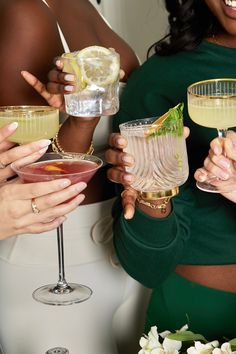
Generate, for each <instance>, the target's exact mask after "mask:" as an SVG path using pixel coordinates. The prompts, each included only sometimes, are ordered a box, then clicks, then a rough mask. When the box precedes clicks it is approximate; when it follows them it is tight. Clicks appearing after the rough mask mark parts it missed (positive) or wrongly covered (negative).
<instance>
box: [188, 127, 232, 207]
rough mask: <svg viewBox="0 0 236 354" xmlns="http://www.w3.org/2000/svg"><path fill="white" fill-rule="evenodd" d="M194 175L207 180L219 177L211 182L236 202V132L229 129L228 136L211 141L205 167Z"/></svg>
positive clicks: (198, 178)
mask: <svg viewBox="0 0 236 354" xmlns="http://www.w3.org/2000/svg"><path fill="white" fill-rule="evenodd" d="M194 177H195V179H196V180H197V181H199V182H205V181H206V180H207V179H208V178H209V177H210V178H211V177H217V178H218V181H216V182H214V179H213V181H212V182H211V183H213V184H214V185H217V186H218V187H219V189H221V190H224V193H221V194H222V195H223V196H224V197H226V198H227V199H229V200H231V201H232V202H234V203H236V133H235V132H233V131H229V132H228V133H227V138H225V139H222V138H215V139H214V140H212V141H211V143H210V150H209V153H208V156H207V157H206V158H205V160H204V167H202V168H199V169H197V170H196V172H195V174H194Z"/></svg>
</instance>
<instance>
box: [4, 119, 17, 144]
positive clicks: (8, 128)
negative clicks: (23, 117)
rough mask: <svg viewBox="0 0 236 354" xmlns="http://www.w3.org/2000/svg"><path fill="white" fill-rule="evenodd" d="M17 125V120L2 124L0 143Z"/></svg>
mask: <svg viewBox="0 0 236 354" xmlns="http://www.w3.org/2000/svg"><path fill="white" fill-rule="evenodd" d="M17 127H18V123H17V122H13V123H10V124H7V125H4V126H3V127H1V128H0V143H2V142H3V141H4V140H5V139H7V138H8V137H9V136H10V135H12V134H13V133H14V132H15V130H16V129H17Z"/></svg>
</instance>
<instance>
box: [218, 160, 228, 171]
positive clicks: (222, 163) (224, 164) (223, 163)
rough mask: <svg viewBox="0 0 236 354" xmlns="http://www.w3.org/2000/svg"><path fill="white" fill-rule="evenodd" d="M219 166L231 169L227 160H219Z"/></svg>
mask: <svg viewBox="0 0 236 354" xmlns="http://www.w3.org/2000/svg"><path fill="white" fill-rule="evenodd" d="M219 165H220V166H221V167H222V168H226V169H228V168H230V163H229V161H226V160H219Z"/></svg>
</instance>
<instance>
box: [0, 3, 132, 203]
mask: <svg viewBox="0 0 236 354" xmlns="http://www.w3.org/2000/svg"><path fill="white" fill-rule="evenodd" d="M48 4H49V6H50V7H51V9H49V8H48V7H47V6H46V5H45V4H44V3H43V2H42V1H41V0H9V1H8V0H1V1H0V54H1V55H0V65H1V67H4V70H3V75H2V77H1V80H0V91H1V97H0V105H17V104H45V99H44V98H43V97H41V96H40V95H39V94H38V93H37V92H36V91H35V90H34V89H33V88H32V87H31V86H30V85H28V84H27V82H25V80H24V79H23V78H22V76H21V71H22V70H27V71H29V72H30V73H32V74H33V75H35V76H36V77H37V78H38V79H39V80H40V81H41V82H47V74H48V72H49V71H50V69H51V68H52V66H53V61H54V59H55V58H56V57H58V56H60V55H61V54H62V53H63V52H64V49H63V47H62V44H61V40H60V36H59V33H58V28H57V21H58V23H59V24H60V27H61V29H62V31H63V33H64V35H65V38H66V40H67V42H68V45H69V47H70V50H71V51H74V50H79V49H81V48H84V47H86V46H89V45H102V46H105V47H113V48H115V50H116V51H117V52H118V53H119V54H120V57H121V66H122V68H123V69H124V71H125V73H126V75H127V76H128V75H130V73H131V72H132V70H134V69H135V68H137V67H138V60H137V58H136V56H135V54H134V52H133V51H132V49H131V48H130V47H129V46H128V45H127V44H126V43H125V42H124V41H123V40H122V39H121V38H120V37H119V36H118V35H117V34H115V32H113V31H112V30H111V29H110V27H109V26H108V25H107V24H106V23H105V22H104V20H103V19H102V18H101V16H100V15H99V14H98V12H97V11H96V10H95V8H94V7H93V6H92V5H91V3H90V2H89V1H88V0H79V1H78V0H70V1H69V2H68V1H67V0H57V1H48ZM26 44H27V45H26ZM16 52H17V55H15V53H16ZM7 82H11V85H7V84H6V83H7ZM57 98H59V99H60V97H59V96H57ZM98 122H99V118H92V119H77V118H73V117H69V118H68V119H67V120H66V121H65V123H64V124H63V126H62V128H61V129H60V132H59V141H60V145H61V146H62V147H63V149H64V150H67V151H74V152H86V151H87V150H88V148H89V146H90V143H91V140H92V138H93V133H94V130H95V128H96V126H97V124H98ZM107 183H108V180H107V178H106V172H105V170H104V169H103V168H102V169H101V170H100V171H99V172H98V173H97V174H96V176H95V178H94V179H93V182H91V183H90V184H89V187H88V188H87V190H86V199H85V203H92V202H97V201H100V200H104V199H106V198H107V194H106V193H105V191H106V189H108V188H107V185H106V184H107ZM97 184H100V185H101V188H99V189H98V188H95V186H96V185H97ZM111 193H113V192H112V191H111V192H110V195H109V197H111Z"/></svg>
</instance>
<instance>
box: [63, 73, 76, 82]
mask: <svg viewBox="0 0 236 354" xmlns="http://www.w3.org/2000/svg"><path fill="white" fill-rule="evenodd" d="M64 79H65V80H66V81H75V76H74V75H72V74H66V75H65V77H64Z"/></svg>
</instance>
